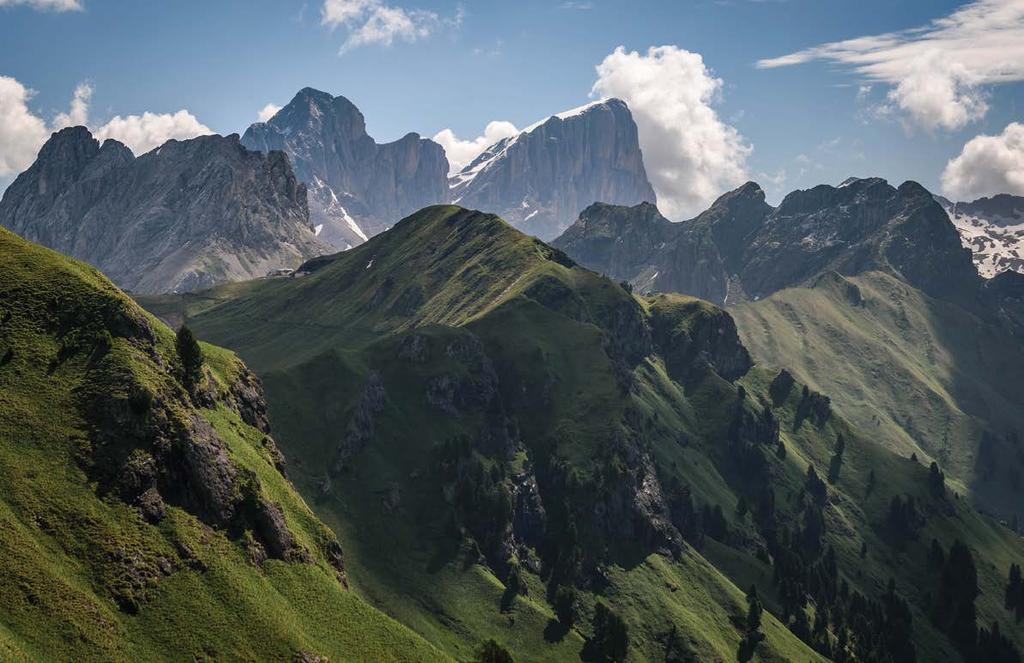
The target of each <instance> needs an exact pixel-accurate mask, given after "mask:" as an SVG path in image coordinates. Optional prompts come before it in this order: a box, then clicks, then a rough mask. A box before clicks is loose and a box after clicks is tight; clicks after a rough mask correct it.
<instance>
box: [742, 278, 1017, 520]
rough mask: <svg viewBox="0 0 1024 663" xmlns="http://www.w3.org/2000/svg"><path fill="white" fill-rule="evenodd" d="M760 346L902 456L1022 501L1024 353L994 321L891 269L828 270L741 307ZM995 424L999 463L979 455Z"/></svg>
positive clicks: (1007, 506) (963, 486) (981, 500)
mask: <svg viewBox="0 0 1024 663" xmlns="http://www.w3.org/2000/svg"><path fill="white" fill-rule="evenodd" d="M730 312H731V313H732V314H733V316H734V318H735V319H736V323H737V325H738V327H739V329H740V334H741V337H742V339H743V342H744V344H745V345H746V346H747V347H748V348H749V349H750V351H751V353H752V354H753V355H754V356H755V357H756V358H757V359H758V361H760V362H763V363H764V364H766V365H769V366H776V367H780V366H785V367H787V368H789V369H790V370H792V371H793V373H794V374H795V375H796V376H797V378H798V379H799V380H801V381H802V382H805V383H807V384H809V385H811V387H813V388H814V389H817V390H819V391H821V392H823V393H825V394H828V395H829V396H830V397H831V398H832V399H833V403H834V405H835V407H836V409H837V411H839V412H840V413H842V414H843V415H844V416H845V417H847V418H848V419H849V420H850V421H851V422H852V423H854V424H855V425H857V426H858V427H859V428H860V429H861V430H863V431H865V432H866V433H868V434H870V435H872V436H873V437H875V439H876V440H878V441H879V442H880V443H882V444H883V445H885V446H887V447H888V448H890V449H892V450H893V451H895V452H897V453H898V454H900V455H903V456H910V455H911V453H916V454H917V455H918V456H919V457H920V458H922V460H931V459H934V460H936V461H938V463H939V464H940V466H941V467H942V468H943V470H945V472H946V473H947V475H949V476H950V477H951V479H955V481H956V482H957V483H956V484H955V485H956V486H957V489H958V490H959V491H960V492H961V493H965V494H970V495H972V496H974V497H975V498H976V499H977V502H978V504H980V505H982V506H983V507H984V508H986V509H987V510H992V511H994V512H996V513H999V514H1002V515H1008V514H1010V513H1013V512H1016V513H1018V514H1019V515H1020V516H1021V517H1024V511H1022V510H1021V506H1020V505H1021V503H1022V497H1024V494H1022V492H1021V491H1022V490H1024V483H1022V482H1021V480H1020V475H1021V472H1022V471H1024V462H1022V461H1024V453H1022V452H1024V448H1014V447H1013V446H1012V445H1010V444H1008V443H1006V441H1005V435H1006V434H1007V433H1010V432H1011V431H1016V432H1021V431H1024V399H1022V397H1021V392H1020V389H1019V385H1020V384H1021V381H1022V380H1024V352H1022V351H1021V346H1020V339H1019V338H1016V337H1014V336H1012V335H1011V334H1009V333H1007V332H1005V331H1003V329H1002V328H1001V327H1000V326H999V325H995V324H992V323H991V321H983V320H981V319H979V318H978V317H976V316H975V315H973V314H971V313H969V312H967V311H965V310H963V309H961V308H959V307H956V306H954V305H951V304H947V303H945V302H942V301H939V300H935V299H931V298H929V297H927V296H926V295H924V294H923V293H921V292H919V291H917V290H915V289H913V288H911V287H910V286H908V285H906V284H905V283H903V282H902V281H899V280H898V279H896V278H894V277H892V276H888V275H885V274H882V273H869V274H865V275H862V276H858V277H852V278H846V279H842V278H840V277H838V276H828V277H826V278H824V279H823V280H822V281H821V282H820V283H819V284H818V285H816V286H815V287H813V288H793V289H789V290H783V291H781V292H778V293H776V294H774V295H772V296H771V297H768V298H766V299H764V300H762V301H759V302H748V303H744V304H741V305H739V306H736V307H733V308H731V309H730ZM986 431H989V432H991V433H992V434H993V438H994V442H993V449H994V450H995V456H996V461H995V462H994V463H984V462H982V461H981V460H980V459H979V453H978V450H979V445H980V443H981V439H982V436H983V435H984V434H985V432H986Z"/></svg>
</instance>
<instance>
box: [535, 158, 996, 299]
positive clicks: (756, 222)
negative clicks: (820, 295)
mask: <svg viewBox="0 0 1024 663" xmlns="http://www.w3.org/2000/svg"><path fill="white" fill-rule="evenodd" d="M595 217H596V218H597V219H599V222H595V220H594V219H595ZM554 244H555V246H558V247H559V248H562V249H563V250H564V251H565V252H566V253H567V254H568V255H569V256H570V257H572V258H574V259H576V260H578V261H579V262H580V263H582V264H583V265H586V266H588V267H591V268H592V269H596V270H598V271H601V272H604V273H606V274H608V275H609V276H612V277H614V278H616V279H622V280H628V281H630V282H631V283H632V284H633V286H634V288H637V289H639V290H641V291H643V292H650V291H675V292H683V293H687V294H691V295H695V296H698V297H702V298H705V299H708V300H710V301H713V302H718V303H723V302H731V301H736V298H740V299H742V298H754V299H758V298H761V297H765V296H767V295H770V294H772V293H773V292H776V291H777V290H781V289H783V288H788V287H794V286H800V285H803V284H806V283H810V282H812V281H813V280H814V279H815V278H817V277H819V276H820V275H822V274H825V273H828V272H837V273H840V274H856V273H861V272H865V271H870V270H882V271H889V272H892V273H896V274H898V275H900V276H901V277H902V278H904V279H906V280H907V281H908V282H910V283H911V284H912V285H914V286H916V287H918V288H920V289H922V290H924V291H925V292H927V293H929V294H932V295H933V296H941V297H948V298H954V299H969V298H970V297H972V296H973V295H972V293H974V292H975V291H976V288H977V283H976V281H977V276H976V275H975V274H974V269H973V267H972V266H971V264H970V259H969V256H968V255H967V254H966V253H965V252H964V250H963V249H962V248H961V245H960V242H959V239H958V237H957V233H956V230H955V229H954V227H953V225H952V224H950V222H949V219H948V218H947V216H946V214H945V212H944V211H943V209H942V207H941V206H940V205H939V204H938V203H937V202H936V201H935V200H934V198H933V197H932V195H931V194H930V193H929V192H928V190H927V189H925V188H924V187H923V186H921V185H920V184H919V183H917V182H904V183H903V184H901V185H900V186H899V188H896V187H893V186H892V185H890V184H889V183H888V182H886V181H885V180H884V179H881V178H877V177H871V178H850V179H848V180H846V181H845V182H844V183H843V184H842V185H840V186H838V187H835V186H830V185H827V184H823V185H820V186H816V187H813V188H811V189H806V190H801V191H794V192H792V193H790V194H789V195H787V196H786V197H785V198H784V199H783V201H782V203H781V204H780V205H779V207H777V208H772V207H771V206H770V205H768V204H767V203H766V202H765V198H764V191H763V190H762V189H761V188H760V187H759V186H757V184H755V183H753V182H748V183H746V184H744V185H743V186H741V187H739V188H738V189H736V190H734V191H730V192H729V193H726V194H724V195H723V196H721V197H720V198H719V199H718V200H716V201H715V202H714V203H713V204H712V205H711V207H709V208H708V210H707V211H705V212H703V213H701V214H700V215H698V216H697V217H695V218H694V219H692V220H690V221H684V222H681V223H678V224H672V223H669V222H667V221H664V222H662V223H655V224H652V223H651V222H650V219H649V215H648V214H647V213H645V212H643V211H642V209H641V208H640V207H632V208H618V210H617V211H613V208H611V207H607V208H605V207H600V206H593V207H591V208H588V210H586V211H585V212H584V214H583V215H581V217H580V220H579V221H577V223H576V224H574V225H573V227H572V228H570V229H569V230H568V231H566V233H565V234H563V235H562V237H560V238H559V239H558V240H556V241H555V242H554Z"/></svg>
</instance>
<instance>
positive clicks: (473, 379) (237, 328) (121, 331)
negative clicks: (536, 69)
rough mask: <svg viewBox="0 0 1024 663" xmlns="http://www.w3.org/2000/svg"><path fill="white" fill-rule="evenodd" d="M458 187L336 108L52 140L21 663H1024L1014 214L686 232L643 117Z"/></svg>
mask: <svg viewBox="0 0 1024 663" xmlns="http://www.w3.org/2000/svg"><path fill="white" fill-rule="evenodd" d="M448 169H449V164H448V162H447V159H446V158H445V155H444V152H443V149H441V147H440V145H438V144H436V143H434V142H433V141H430V140H426V139H422V138H420V137H419V136H418V135H416V134H409V135H407V136H406V137H404V138H402V139H400V140H399V141H395V142H393V143H385V144H378V143H377V142H376V141H375V140H373V139H372V138H371V137H369V136H368V135H367V133H366V128H365V122H364V119H363V116H362V115H361V113H360V112H359V111H358V109H356V107H355V106H354V105H353V104H352V103H351V102H349V101H348V100H346V99H345V98H343V97H334V96H331V95H329V94H326V93H322V92H318V91H316V90H312V89H309V88H307V89H304V90H302V91H300V92H299V94H298V95H296V97H295V98H294V99H293V100H292V101H291V102H290V103H289V104H288V105H287V106H286V107H284V108H283V109H281V110H280V111H279V112H278V113H277V114H276V115H275V116H274V117H272V118H271V119H270V120H269V121H268V122H265V123H258V124H255V125H253V126H252V127H250V129H249V130H248V131H247V132H246V134H245V136H244V137H242V138H239V137H238V136H237V135H232V136H227V137H222V136H207V137H202V138H197V139H193V140H188V141H170V142H168V143H165V144H164V145H163V146H161V147H159V148H158V149H156V150H153V151H152V152H149V153H147V154H143V155H141V156H138V157H136V156H135V155H133V154H132V153H131V151H130V150H128V148H127V147H125V146H124V145H122V144H120V143H118V142H116V141H110V140H108V141H106V142H104V143H103V144H102V145H101V144H99V142H98V141H96V140H95V139H94V138H93V137H92V136H91V135H90V134H89V132H88V130H86V129H85V128H83V127H75V128H70V129H64V130H62V131H60V132H58V133H56V134H54V135H53V136H52V137H51V139H50V140H49V141H48V142H47V143H46V145H45V146H44V147H43V149H42V150H41V151H40V154H39V158H38V159H37V161H36V163H35V164H33V166H32V167H31V168H30V169H29V170H28V171H26V172H25V173H23V174H22V175H21V176H20V177H19V178H18V179H17V180H16V181H15V183H14V184H13V185H12V186H11V187H10V188H9V189H8V191H7V192H6V194H5V195H4V198H3V200H2V202H0V225H3V226H6V227H8V228H11V229H12V230H13V231H14V232H10V231H8V230H5V229H3V228H0V486H2V490H0V523H2V524H3V526H2V527H0V550H2V553H3V554H0V658H4V659H12V660H19V659H28V660H49V659H58V660H117V661H122V660H123V661H131V660H183V659H194V660H196V659H203V660H209V659H216V660H286V661H293V662H299V663H313V662H315V663H324V661H327V660H330V661H334V660H395V661H405V660H409V661H433V660H437V661H456V660H457V661H474V662H486V663H493V662H496V661H500V662H501V663H508V661H565V660H585V661H605V662H610V661H617V662H618V661H673V662H675V661H734V660H738V661H751V660H760V661H779V662H782V661H795V660H799V661H825V660H833V661H841V662H843V663H849V662H854V661H863V662H867V661H890V662H893V663H915V662H917V661H964V662H965V663H981V662H983V661H984V662H988V661H994V662H997V663H1003V662H1004V661H1005V662H1006V663H1014V662H1016V663H1019V661H1020V651H1022V650H1024V631H1022V630H1021V629H1020V628H1019V625H1020V623H1021V620H1022V619H1024V580H1022V579H1021V572H1020V566H1021V564H1022V563H1024V538H1022V536H1021V529H1022V528H1021V517H1022V516H1024V510H1022V507H1021V505H1022V504H1024V500H1022V497H1024V446H1022V442H1021V431H1022V430H1024V397H1022V396H1021V393H1020V390H1019V389H1018V388H1017V385H1019V384H1020V383H1021V380H1024V346H1022V345H1021V339H1022V338H1024V274H1020V273H1018V272H1016V271H1014V269H1013V268H1014V267H1017V266H1019V263H1017V262H1014V261H1015V259H1016V256H1015V254H1014V251H1015V250H1016V249H1015V248H1014V242H1015V241H1016V240H1015V236H1014V235H1013V233H1014V232H1015V225H1016V224H1017V220H1018V219H1020V218H1021V211H1020V210H1021V209H1022V206H1021V205H1020V204H1019V203H1020V199H1018V198H1014V197H1012V196H996V197H994V198H991V199H981V200H979V201H975V202H973V203H951V202H949V201H948V200H946V199H943V198H941V197H937V196H934V195H933V194H931V193H930V192H928V191H927V190H926V189H925V188H924V187H922V186H921V185H919V184H917V183H915V182H904V183H903V184H901V185H899V186H893V185H890V184H889V183H888V182H886V181H885V180H882V179H880V178H850V179H848V180H846V181H845V182H843V183H842V184H840V185H839V186H830V185H820V186H816V187H813V188H811V189H807V190H800V191H794V192H792V193H790V194H789V195H787V196H786V197H785V198H784V199H783V200H782V201H781V202H780V203H779V204H778V205H770V204H768V202H767V201H766V199H765V193H764V191H763V190H762V189H761V187H760V186H758V185H757V184H755V183H753V182H748V183H746V184H744V185H742V186H740V187H739V188H737V189H735V190H733V191H730V192H727V193H725V194H724V195H722V196H721V197H720V198H719V199H718V200H716V201H715V202H714V203H713V204H712V205H711V206H710V207H709V208H708V209H707V210H706V211H704V212H702V213H701V214H699V215H697V216H696V217H694V218H692V219H688V220H684V221H681V222H672V221H669V220H668V219H666V218H665V217H664V216H662V215H661V214H660V212H659V211H658V208H657V204H656V199H655V193H654V191H653V189H652V188H651V186H650V184H649V182H648V181H647V177H646V174H645V171H644V165H643V158H642V154H641V152H640V148H639V143H638V140H637V130H636V125H635V123H634V122H633V120H632V117H631V116H630V113H629V110H628V108H627V107H626V105H625V104H624V103H622V102H621V101H618V100H615V99H609V100H603V101H599V102H595V103H592V104H588V105H586V106H583V107H581V108H578V109H575V110H572V111H567V112H565V113H560V114H558V115H556V116H552V117H550V118H548V119H546V120H544V121H542V122H539V123H537V124H535V125H532V126H530V127H527V128H526V129H524V130H523V131H521V132H519V133H518V134H516V135H515V136H512V137H511V138H507V139H504V140H502V141H499V142H498V143H496V144H495V145H494V146H491V147H489V148H488V149H487V150H485V151H484V152H483V153H482V154H481V155H480V156H479V157H478V158H477V159H475V160H474V161H473V162H472V163H470V164H469V165H468V166H467V167H466V168H464V169H462V170H461V171H460V172H458V173H455V174H454V175H453V176H451V178H449V176H448ZM453 201H457V204H452V203H453ZM434 203H440V204H434ZM472 207H480V208H482V210H483V211H481V210H479V209H471V208H472ZM581 210H582V211H581ZM506 217H508V218H506ZM573 219H575V220H574V221H572V220H573ZM571 221H572V222H571ZM15 232H17V233H19V234H22V235H24V236H25V237H26V238H27V239H26V238H22V237H18V236H17V235H16V234H14V233H15ZM1000 233H1002V234H1000ZM556 235H557V238H554V237H555V236H556ZM551 238H554V239H552V241H551V242H550V243H546V242H545V241H543V240H545V239H551ZM30 239H31V240H33V241H29V240H30ZM33 242H38V243H39V244H45V245H47V246H50V247H55V248H57V249H58V250H60V251H62V252H65V253H68V254H71V256H72V257H68V256H65V255H61V253H57V252H56V251H53V250H50V249H48V248H44V247H43V246H39V245H38V244H36V243H33ZM338 249H343V250H338ZM88 263H92V264H88ZM1004 267H1008V268H1010V269H1001V268H1004ZM103 272H105V273H107V275H108V276H109V277H110V280H108V278H107V276H104V274H103ZM268 273H269V274H270V275H271V276H273V278H267V276H268ZM121 288H128V289H131V290H132V291H133V293H132V297H131V298H130V297H129V296H128V295H126V294H125V293H124V292H123V291H122V289H121ZM172 329H173V330H176V331H172ZM197 339H201V340H197Z"/></svg>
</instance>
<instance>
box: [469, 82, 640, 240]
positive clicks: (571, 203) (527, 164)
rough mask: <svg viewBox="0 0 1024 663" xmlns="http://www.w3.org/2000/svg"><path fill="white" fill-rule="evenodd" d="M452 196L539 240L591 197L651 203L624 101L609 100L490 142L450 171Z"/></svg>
mask: <svg viewBox="0 0 1024 663" xmlns="http://www.w3.org/2000/svg"><path fill="white" fill-rule="evenodd" d="M451 186H452V200H454V201H455V202H457V203H459V204H460V205H462V206H463V207H470V208H477V209H482V210H487V211H489V212H493V213H495V214H498V215H499V216H501V217H502V218H504V219H507V220H508V222H509V223H511V224H512V225H514V226H515V227H517V228H519V229H520V230H522V231H523V232H525V233H528V234H531V235H536V236H537V237H540V238H541V239H544V240H549V239H553V238H554V237H557V236H558V235H559V233H561V232H562V231H563V230H565V228H566V227H568V226H569V224H570V223H571V222H572V220H573V219H575V218H576V216H577V215H578V214H579V212H580V210H582V209H583V208H585V207H588V206H589V205H591V204H592V203H595V202H606V203H613V204H621V205H634V204H637V203H642V202H649V203H655V202H657V201H656V196H655V193H654V189H653V188H652V187H651V184H650V182H648V181H647V172H646V171H645V170H644V162H643V155H642V154H641V152H640V143H639V141H638V139H637V130H636V124H635V123H634V122H633V116H632V114H631V113H630V112H629V108H628V107H627V106H626V104H625V103H624V102H622V101H620V100H618V99H607V100H604V101H599V102H595V103H592V104H588V105H586V106H582V107H580V108H577V109H574V110H571V111H566V112H564V113H559V114H557V115H553V116H552V117H550V118H548V119H547V120H544V121H542V122H538V123H537V124H534V125H532V126H530V127H527V128H526V129H524V130H523V131H522V132H521V133H519V134H518V135H516V136H512V137H510V138H505V139H503V140H501V141H499V142H497V143H495V144H494V145H491V146H490V147H488V148H487V149H486V150H484V152H483V153H482V154H481V155H480V156H479V157H477V158H476V159H475V160H474V161H473V162H472V163H470V164H469V165H468V166H466V167H465V168H463V169H462V171H461V172H459V173H457V174H456V175H454V176H453V177H452V180H451Z"/></svg>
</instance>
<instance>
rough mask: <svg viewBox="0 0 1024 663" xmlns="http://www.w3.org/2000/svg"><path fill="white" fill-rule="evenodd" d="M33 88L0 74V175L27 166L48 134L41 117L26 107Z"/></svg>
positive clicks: (12, 172) (9, 173)
mask: <svg viewBox="0 0 1024 663" xmlns="http://www.w3.org/2000/svg"><path fill="white" fill-rule="evenodd" d="M32 96H33V92H32V91H31V90H29V89H28V88H26V87H25V86H24V85H22V84H21V83H19V82H18V81H17V80H15V79H13V78H11V77H9V76H0V178H7V177H11V176H13V175H17V174H18V173H20V172H21V171H23V170H25V169H26V168H28V167H29V166H30V165H31V164H32V162H33V161H34V160H35V158H36V154H37V153H38V152H39V148H40V147H41V146H42V144H43V143H45V142H46V139H47V138H48V137H49V136H50V130H49V129H48V128H47V126H46V122H44V121H43V119H42V118H40V117H37V116H36V115H34V114H33V113H32V111H30V110H29V108H28V102H29V100H30V99H31V98H32Z"/></svg>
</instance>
